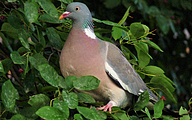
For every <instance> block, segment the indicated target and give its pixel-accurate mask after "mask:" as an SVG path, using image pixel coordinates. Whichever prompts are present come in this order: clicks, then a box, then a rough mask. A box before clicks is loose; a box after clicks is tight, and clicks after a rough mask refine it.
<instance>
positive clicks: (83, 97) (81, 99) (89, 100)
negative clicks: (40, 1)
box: [77, 93, 95, 103]
mask: <svg viewBox="0 0 192 120" xmlns="http://www.w3.org/2000/svg"><path fill="white" fill-rule="evenodd" d="M77 95H78V98H79V102H85V103H95V99H93V97H91V96H90V95H88V94H86V93H77Z"/></svg>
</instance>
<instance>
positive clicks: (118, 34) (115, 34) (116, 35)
mask: <svg viewBox="0 0 192 120" xmlns="http://www.w3.org/2000/svg"><path fill="white" fill-rule="evenodd" d="M112 30H113V32H112V33H111V34H112V36H113V38H114V39H115V40H117V39H119V38H121V31H122V29H121V28H119V27H116V26H114V27H113V28H112Z"/></svg>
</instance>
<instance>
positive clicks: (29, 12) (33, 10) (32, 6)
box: [24, 1, 39, 23]
mask: <svg viewBox="0 0 192 120" xmlns="http://www.w3.org/2000/svg"><path fill="white" fill-rule="evenodd" d="M24 13H25V16H26V18H27V19H28V21H29V22H30V23H33V22H35V21H36V20H37V18H38V16H39V14H38V5H37V3H35V2H28V1H26V2H25V5H24Z"/></svg>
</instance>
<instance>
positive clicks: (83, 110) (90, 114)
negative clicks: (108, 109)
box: [77, 106, 102, 120]
mask: <svg viewBox="0 0 192 120" xmlns="http://www.w3.org/2000/svg"><path fill="white" fill-rule="evenodd" d="M77 110H78V112H79V113H80V114H82V115H83V116H84V117H85V118H87V119H91V120H102V118H101V117H100V116H99V115H98V114H97V113H95V112H94V111H93V110H91V109H89V108H87V107H80V106H78V107H77Z"/></svg>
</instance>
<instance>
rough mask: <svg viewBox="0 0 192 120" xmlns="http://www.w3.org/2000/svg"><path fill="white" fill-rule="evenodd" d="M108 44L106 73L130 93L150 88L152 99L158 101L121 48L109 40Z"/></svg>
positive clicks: (135, 93)
mask: <svg viewBox="0 0 192 120" xmlns="http://www.w3.org/2000/svg"><path fill="white" fill-rule="evenodd" d="M106 45H107V46H106V48H107V51H106V52H107V53H106V54H107V58H106V62H105V70H106V73H107V74H108V75H109V76H110V77H111V78H112V79H113V80H114V81H115V82H116V83H118V84H119V85H120V86H121V87H122V88H123V89H124V90H126V91H128V92H129V93H132V94H134V95H139V94H140V93H142V92H143V91H146V90H148V91H149V94H150V99H153V100H155V101H156V100H157V97H156V96H155V95H154V94H153V93H152V92H151V91H150V90H149V89H148V88H147V86H146V85H145V83H144V81H143V80H142V79H141V77H140V76H139V75H138V73H137V72H136V71H135V70H134V68H133V67H132V66H131V64H130V63H129V62H128V60H127V59H126V58H125V57H124V55H123V53H122V52H121V51H120V49H119V48H117V47H116V46H115V45H113V44H111V43H108V42H106Z"/></svg>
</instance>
